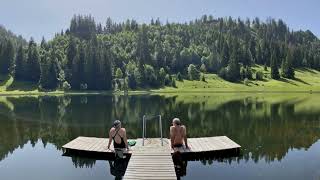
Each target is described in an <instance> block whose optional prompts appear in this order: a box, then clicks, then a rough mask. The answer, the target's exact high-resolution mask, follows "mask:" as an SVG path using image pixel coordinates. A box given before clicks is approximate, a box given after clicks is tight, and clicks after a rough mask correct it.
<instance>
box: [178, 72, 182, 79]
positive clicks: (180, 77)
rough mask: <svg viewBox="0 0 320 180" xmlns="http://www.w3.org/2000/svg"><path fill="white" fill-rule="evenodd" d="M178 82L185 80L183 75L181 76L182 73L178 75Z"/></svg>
mask: <svg viewBox="0 0 320 180" xmlns="http://www.w3.org/2000/svg"><path fill="white" fill-rule="evenodd" d="M177 80H178V81H182V80H183V78H182V75H181V73H180V72H178V74H177Z"/></svg>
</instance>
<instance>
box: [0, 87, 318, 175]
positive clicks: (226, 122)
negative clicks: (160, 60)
mask: <svg viewBox="0 0 320 180" xmlns="http://www.w3.org/2000/svg"><path fill="white" fill-rule="evenodd" d="M319 102H320V94H319V95H317V94H302V93H301V94H290V93H289V94H273V93H267V94H231V93H230V94H202V95H193V94H183V95H171V94H165V95H163V96H160V95H133V96H111V95H110V96H108V95H88V96H83V95H82V96H57V97H55V96H51V97H46V96H43V97H5V96H0V179H1V180H19V179H32V180H42V179H47V180H51V179H52V180H56V179H59V180H64V179H66V180H67V179H68V180H70V179H71V180H72V179H75V180H82V179H83V180H84V179H92V180H96V179H115V176H114V175H113V174H114V173H113V171H112V168H111V167H112V165H113V162H111V161H105V160H95V159H89V158H81V157H67V156H62V154H63V152H62V149H61V146H62V145H64V144H65V143H67V142H69V141H70V140H72V139H74V138H76V137H78V136H95V137H106V136H107V134H108V131H109V128H110V127H111V125H112V123H113V121H114V120H115V119H120V120H122V122H123V126H124V127H125V128H126V129H127V135H128V137H129V138H131V139H134V138H139V137H141V136H142V116H143V115H145V114H146V115H158V114H161V115H162V119H163V130H164V135H165V137H168V133H169V126H170V124H171V120H172V119H173V118H174V117H179V118H180V119H181V120H182V122H183V124H185V125H186V126H187V133H188V136H189V137H203V136H220V135H226V136H228V137H229V138H230V139H232V140H234V141H235V142H237V143H238V144H240V145H241V146H242V148H241V154H240V155H239V156H238V157H232V158H224V159H219V160H201V161H189V162H187V167H186V172H185V173H184V176H182V177H181V179H317V180H318V179H319V178H320V169H319V167H320V140H319V139H320V106H319ZM159 133H160V130H159V127H158V122H157V121H150V122H148V124H147V137H150V138H151V137H157V136H158V135H159Z"/></svg>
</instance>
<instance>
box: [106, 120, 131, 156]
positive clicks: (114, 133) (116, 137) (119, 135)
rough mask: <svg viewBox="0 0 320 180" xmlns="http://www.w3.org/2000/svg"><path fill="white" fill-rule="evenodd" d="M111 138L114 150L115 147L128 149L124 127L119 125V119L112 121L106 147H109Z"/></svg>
mask: <svg viewBox="0 0 320 180" xmlns="http://www.w3.org/2000/svg"><path fill="white" fill-rule="evenodd" d="M112 140H113V147H114V149H115V150H117V149H127V150H129V149H128V148H129V147H128V140H127V134H126V129H125V128H122V127H121V121H119V120H115V121H114V123H113V127H112V128H111V129H110V131H109V143H108V149H110V145H111V142H112Z"/></svg>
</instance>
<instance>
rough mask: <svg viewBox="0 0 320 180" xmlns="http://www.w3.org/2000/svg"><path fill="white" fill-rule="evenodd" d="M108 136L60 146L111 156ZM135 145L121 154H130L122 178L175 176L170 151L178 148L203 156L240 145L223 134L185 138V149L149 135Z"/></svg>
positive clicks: (234, 148)
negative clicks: (174, 146)
mask: <svg viewBox="0 0 320 180" xmlns="http://www.w3.org/2000/svg"><path fill="white" fill-rule="evenodd" d="M108 141H109V140H108V139H106V138H95V137H78V138H76V139H74V140H72V141H71V142H69V143H67V144H65V145H64V146H62V148H63V149H64V150H65V151H66V152H69V153H70V152H71V153H72V152H73V153H81V152H84V153H87V154H88V153H89V154H90V153H100V154H101V153H102V154H103V156H105V157H106V156H108V155H109V156H110V157H112V156H113V157H114V152H113V146H111V147H110V149H107V145H108V144H107V143H108ZM135 141H136V145H135V146H133V147H131V149H130V150H129V151H125V152H124V154H126V155H130V156H131V158H130V161H129V164H128V167H127V169H126V173H125V176H124V179H128V180H131V179H132V180H133V179H137V180H138V179H151V180H152V179H177V177H176V173H175V168H174V164H173V161H172V156H171V155H172V154H173V153H174V151H180V153H181V155H182V156H183V155H185V157H190V156H203V155H205V154H211V155H212V154H215V153H216V154H221V153H227V154H225V156H228V154H229V153H231V152H233V153H238V152H239V150H240V147H241V146H240V145H238V144H237V143H235V142H233V141H232V140H231V139H229V138H228V137H226V136H218V137H205V138H188V145H189V149H187V148H185V147H181V148H175V149H174V150H172V149H171V144H170V140H169V139H163V146H162V145H161V144H162V141H161V139H160V138H149V139H145V140H144V145H143V140H142V139H136V140H135Z"/></svg>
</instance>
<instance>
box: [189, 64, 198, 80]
mask: <svg viewBox="0 0 320 180" xmlns="http://www.w3.org/2000/svg"><path fill="white" fill-rule="evenodd" d="M188 77H189V79H190V80H200V72H199V71H198V70H197V68H196V66H195V65H193V64H190V65H189V67H188Z"/></svg>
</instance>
